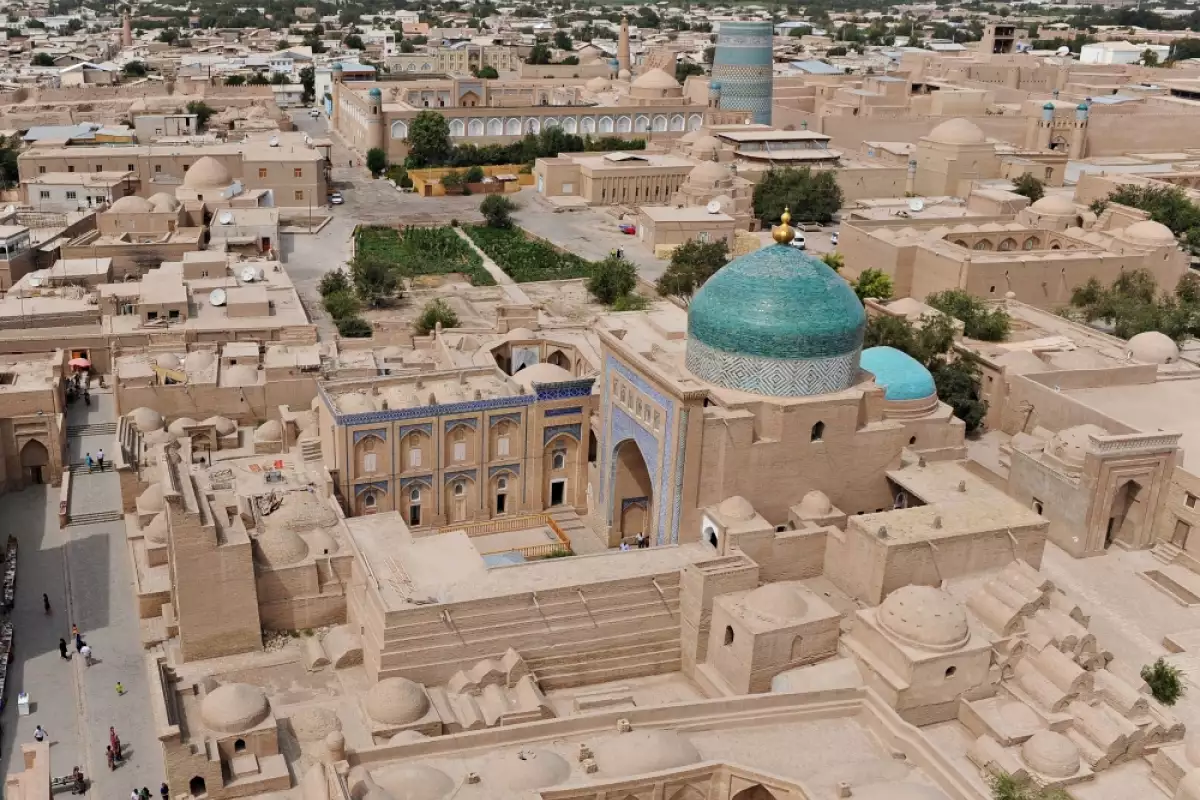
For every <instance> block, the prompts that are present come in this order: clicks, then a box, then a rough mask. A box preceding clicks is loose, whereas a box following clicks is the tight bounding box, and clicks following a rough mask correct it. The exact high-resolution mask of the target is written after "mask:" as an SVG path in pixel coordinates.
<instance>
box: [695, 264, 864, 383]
mask: <svg viewBox="0 0 1200 800" xmlns="http://www.w3.org/2000/svg"><path fill="white" fill-rule="evenodd" d="M866 319H867V317H866V312H865V311H864V310H863V306H862V303H861V302H859V300H858V297H857V296H855V294H854V290H853V289H851V288H850V285H849V284H847V283H846V281H845V280H843V279H842V278H841V277H840V276H839V275H838V274H837V273H836V272H834V271H833V270H832V269H830V268H829V266H827V265H826V264H825V263H824V262H823V261H821V260H819V259H817V258H814V257H812V256H810V255H808V254H806V253H804V252H803V251H801V250H797V249H796V248H794V247H789V246H788V245H782V244H775V245H771V246H769V247H764V248H762V249H760V250H756V251H755V252H753V253H750V254H748V255H745V256H742V257H741V258H738V259H735V260H733V261H731V262H730V263H728V264H726V265H725V266H724V267H722V268H721V269H720V270H719V271H718V272H717V273H716V274H715V275H713V276H712V277H711V278H709V279H708V281H707V282H706V283H705V284H704V286H702V287H701V288H700V291H698V292H697V293H696V296H695V297H694V298H692V303H691V306H690V307H689V309H688V358H687V366H688V369H689V370H690V371H691V372H692V373H693V374H695V375H696V376H697V377H699V378H701V379H703V380H706V381H709V382H711V383H715V384H717V385H720V386H726V387H728V388H732V389H740V390H742V391H748V392H753V393H755V394H769V395H776V396H797V395H811V394H822V393H825V392H831V391H840V390H842V389H845V388H847V387H848V386H850V385H851V383H853V381H854V378H855V376H856V374H857V369H858V352H859V350H860V349H861V348H862V338H863V329H864V327H865V326H866Z"/></svg>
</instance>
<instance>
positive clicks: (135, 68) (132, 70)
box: [121, 61, 146, 78]
mask: <svg viewBox="0 0 1200 800" xmlns="http://www.w3.org/2000/svg"><path fill="white" fill-rule="evenodd" d="M121 73H122V74H123V75H125V76H127V77H130V78H144V77H146V62H145V61H129V62H127V63H126V64H125V66H123V67H121Z"/></svg>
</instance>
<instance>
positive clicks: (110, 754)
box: [104, 745, 117, 771]
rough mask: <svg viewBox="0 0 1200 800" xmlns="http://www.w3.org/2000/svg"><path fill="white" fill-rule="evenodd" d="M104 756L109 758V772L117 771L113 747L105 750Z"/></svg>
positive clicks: (110, 746)
mask: <svg viewBox="0 0 1200 800" xmlns="http://www.w3.org/2000/svg"><path fill="white" fill-rule="evenodd" d="M104 754H105V755H106V756H107V757H108V768H109V770H110V771H111V770H114V769H116V768H117V760H116V759H115V758H113V751H112V745H109V746H108V747H106V748H104Z"/></svg>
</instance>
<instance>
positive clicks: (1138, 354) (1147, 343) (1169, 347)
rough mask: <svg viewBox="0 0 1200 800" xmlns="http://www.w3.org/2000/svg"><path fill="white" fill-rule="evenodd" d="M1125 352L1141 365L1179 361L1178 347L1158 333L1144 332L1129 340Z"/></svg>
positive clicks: (1168, 337)
mask: <svg viewBox="0 0 1200 800" xmlns="http://www.w3.org/2000/svg"><path fill="white" fill-rule="evenodd" d="M1125 352H1126V353H1127V354H1128V355H1129V357H1130V358H1132V359H1133V360H1135V361H1141V362H1142V363H1143V364H1174V363H1175V362H1176V361H1178V360H1179V347H1178V345H1176V344H1175V342H1174V341H1172V340H1171V337H1170V336H1167V335H1166V334H1165V333H1160V332H1159V331H1145V332H1143V333H1139V334H1137V335H1136V336H1134V337H1133V338H1132V339H1130V340H1129V344H1128V345H1127V346H1126V350H1125Z"/></svg>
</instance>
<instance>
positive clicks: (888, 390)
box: [859, 347, 937, 401]
mask: <svg viewBox="0 0 1200 800" xmlns="http://www.w3.org/2000/svg"><path fill="white" fill-rule="evenodd" d="M859 363H860V364H861V365H862V368H863V369H865V370H866V371H867V372H869V373H871V374H872V375H874V376H875V383H876V385H878V386H881V387H883V389H884V393H883V398H884V399H885V400H893V401H906V400H924V399H925V398H927V397H930V396H931V395H933V394H935V393H936V392H937V389H936V388H935V387H934V384H933V376H932V375H930V374H929V370H927V369H925V367H923V366H922V365H921V362H919V361H917V360H916V359H915V358H913V357H912V356H910V355H909V354H908V353H905V352H903V351H901V350H897V349H896V348H894V347H868V348H867V349H866V350H863V351H862V360H861V361H860V362H859Z"/></svg>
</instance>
